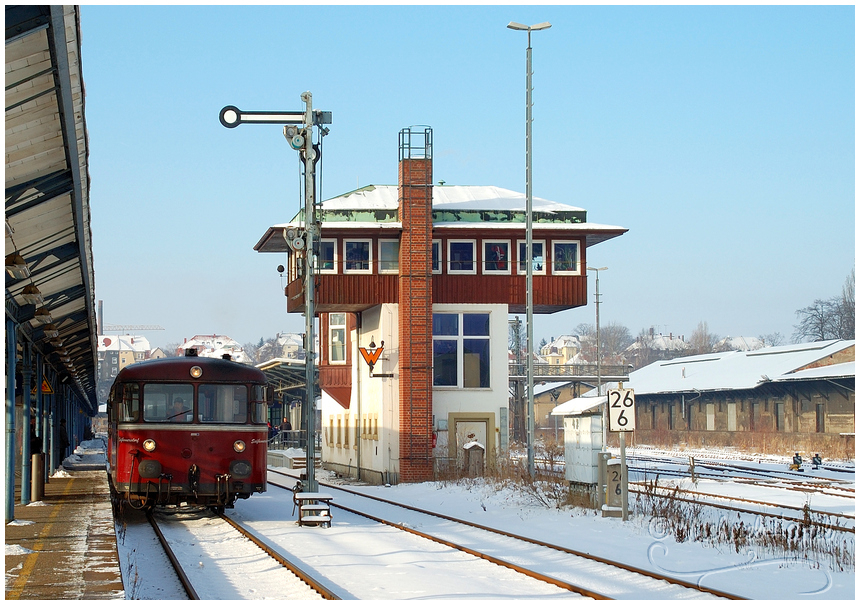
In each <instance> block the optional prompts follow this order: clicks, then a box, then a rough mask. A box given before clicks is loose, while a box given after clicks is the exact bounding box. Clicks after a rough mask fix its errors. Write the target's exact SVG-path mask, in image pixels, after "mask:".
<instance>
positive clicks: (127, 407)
mask: <svg viewBox="0 0 860 605" xmlns="http://www.w3.org/2000/svg"><path fill="white" fill-rule="evenodd" d="M119 416H120V422H136V421H137V420H138V419H139V418H140V387H138V385H137V384H124V385H122V403H121V404H120V414H119Z"/></svg>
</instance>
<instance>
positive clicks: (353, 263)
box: [343, 239, 371, 273]
mask: <svg viewBox="0 0 860 605" xmlns="http://www.w3.org/2000/svg"><path fill="white" fill-rule="evenodd" d="M343 256H344V259H345V260H344V265H343V271H344V273H370V261H371V258H370V240H369V239H362V240H345V241H344V242H343Z"/></svg>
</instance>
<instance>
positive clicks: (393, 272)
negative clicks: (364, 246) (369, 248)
mask: <svg viewBox="0 0 860 605" xmlns="http://www.w3.org/2000/svg"><path fill="white" fill-rule="evenodd" d="M383 244H396V245H397V258H396V260H394V261H393V262H394V263H395V265H396V266H395V267H394V268H393V269H391V268H388V269H383V268H382V263H390V262H392V261H390V260H385V259H383V255H382V245H383ZM376 247H377V252H378V254H379V256H378V261H377V264H378V271H379V274H380V275H397V274H399V273H400V240H399V239H388V238H386V239H380V240H378V243H377V245H376Z"/></svg>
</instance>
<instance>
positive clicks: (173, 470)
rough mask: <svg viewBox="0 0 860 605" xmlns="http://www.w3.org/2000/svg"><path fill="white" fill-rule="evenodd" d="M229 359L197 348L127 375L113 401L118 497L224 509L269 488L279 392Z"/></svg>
mask: <svg viewBox="0 0 860 605" xmlns="http://www.w3.org/2000/svg"><path fill="white" fill-rule="evenodd" d="M228 357H229V356H225V358H222V359H213V358H205V357H197V355H196V352H195V351H194V350H193V349H191V350H189V351H188V352H187V354H186V356H185V357H171V358H166V359H158V360H153V361H144V362H141V363H137V364H133V365H131V366H128V367H126V368H124V369H123V370H122V371H120V373H119V374H118V375H117V377H116V380H115V381H114V384H113V387H112V388H111V391H110V397H109V399H108V422H109V428H108V465H109V473H110V482H111V489H112V493H113V495H114V496H115V498H117V499H119V500H121V501H125V502H128V503H129V504H130V505H131V506H133V507H134V508H151V507H153V506H156V505H166V504H180V503H183V502H187V503H193V504H198V505H203V506H209V507H213V508H216V509H223V508H225V507H227V508H231V507H232V506H233V504H234V502H235V501H236V500H237V499H239V498H243V499H244V498H248V497H249V496H250V495H251V494H253V493H262V492H264V491H266V451H267V438H268V435H267V424H266V422H267V407H268V405H269V404H270V402H271V389H270V388H268V387H267V385H266V378H265V375H264V374H263V373H262V372H261V371H260V370H257V369H256V368H253V367H249V366H246V365H243V364H240V363H237V362H235V361H232V360H230V359H229V358H228Z"/></svg>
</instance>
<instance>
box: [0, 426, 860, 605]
mask: <svg viewBox="0 0 860 605" xmlns="http://www.w3.org/2000/svg"><path fill="white" fill-rule="evenodd" d="M715 457H719V456H715ZM723 458H726V459H735V458H736V457H735V456H734V455H727V456H723ZM772 462H773V464H775V465H783V466H784V464H783V463H784V461H782V460H774V461H772ZM98 465H101V468H104V443H103V442H102V441H101V440H99V439H96V440H94V441H92V442H86V443H84V444H82V445H81V446H80V447H79V448H77V450H76V451H75V453H74V454H73V455H72V456H70V457H69V458H67V459H66V460H64V462H63V470H59V471H58V472H59V473H63V472H66V470H78V469H89V468H90V467H91V466H98ZM845 466H847V467H849V468H853V462H852V463H848V464H846V465H845ZM279 470H287V469H279ZM318 478H319V479H321V480H325V479H326V478H332V479H334V477H331V476H330V475H329V473H327V472H325V471H320V472H319V474H318ZM839 478H840V479H849V480H850V482H849V483H846V486H847V487H851V488H853V487H854V475H853V474H841V475H840V476H839ZM350 487H351V488H352V489H355V490H358V491H362V492H367V493H369V494H375V495H379V496H380V497H385V498H388V499H392V500H396V501H399V502H403V503H404V504H411V505H414V506H420V507H423V508H428V509H431V510H436V511H439V512H441V513H444V514H447V515H451V516H455V517H461V518H463V519H466V520H469V521H473V522H476V523H480V524H482V525H488V526H492V527H497V528H500V529H506V530H508V531H511V532H513V533H518V534H522V535H525V536H529V537H532V538H537V539H540V540H545V541H548V542H552V543H555V544H559V545H561V546H566V547H568V548H572V549H576V550H579V551H584V552H589V553H593V554H596V555H600V556H603V557H606V558H609V559H617V560H621V561H623V562H626V563H629V564H631V565H635V566H637V567H642V568H645V569H653V570H655V571H659V572H662V573H667V574H670V575H675V576H677V577H680V578H683V579H685V580H687V581H692V582H701V583H703V584H705V585H708V586H711V587H713V588H718V589H721V590H725V591H726V592H730V593H734V594H740V595H743V596H747V597H751V598H756V599H774V600H785V599H800V598H809V599H828V600H830V599H854V596H855V588H854V585H855V573H854V569H851V570H849V571H841V572H840V571H834V570H832V569H829V568H828V567H827V565H824V564H817V563H815V562H814V561H813V560H811V559H804V558H803V557H801V558H799V559H798V558H795V557H793V556H783V555H779V554H773V553H766V552H756V551H755V550H753V549H747V550H745V549H741V550H740V552H736V551H735V549H734V548H733V547H731V546H729V545H722V546H706V545H703V544H701V543H698V542H683V543H678V542H676V541H675V540H674V538H673V537H672V536H669V535H665V532H663V531H661V529H660V524H659V523H655V522H653V521H651V520H649V519H643V518H640V517H636V516H633V517H631V519H630V520H629V521H628V522H626V523H625V522H622V521H621V519H618V518H602V517H600V516H599V515H597V514H595V513H594V512H593V511H585V510H582V509H561V510H559V509H553V508H546V507H543V506H541V505H539V504H537V503H536V502H534V501H533V500H530V499H529V498H528V497H526V496H525V495H523V494H522V492H520V491H518V490H515V489H512V488H502V489H500V488H499V487H498V486H497V485H493V484H489V483H485V482H483V481H480V480H472V481H461V482H457V483H451V482H448V483H441V482H439V483H433V482H431V483H421V484H401V485H396V486H391V487H384V486H360V485H350ZM697 489H699V490H700V491H705V490H714V491H715V492H719V493H721V494H729V493H731V494H732V495H739V496H742V497H746V498H750V499H754V500H770V498H769V497H768V496H767V493H768V492H770V494H771V496H773V494H774V493H776V492H775V490H773V488H765V487H762V486H761V485H749V484H745V483H718V482H712V481H704V480H700V481H699V483H698V485H697ZM763 490H767V491H763ZM778 497H784V498H787V499H792V498H795V499H796V498H797V496H796V495H791V494H790V495H788V496H784V495H782V494H780V495H779V496H778ZM633 498H634V496H633V495H631V501H632V500H633ZM336 501H337V498H336V497H335V502H336ZM783 503H784V504H790V505H793V506H794V505H797V501H796V500H792V501H788V500H786V501H785V502H783ZM802 504H803V502H801V503H800V505H801V506H802ZM810 505H811V506H812V507H813V508H817V509H821V510H827V509H830V508H831V507H833V508H834V509H835V510H839V512H843V513H847V514H851V515H853V514H854V506H853V500H848V499H844V498H843V499H839V498H832V497H830V496H822V495H819V494H813V495H811V496H810ZM291 509H292V500H291V499H290V495H289V493H288V492H283V494H282V493H280V490H278V489H277V488H274V487H270V488H269V491H268V492H267V493H266V494H262V495H256V496H252V497H251V498H250V499H248V500H242V501H239V502H238V503H237V504H236V509H235V510H234V511H233V513H232V514H234V515H235V516H236V517H248V518H251V517H253V518H254V519H255V521H254V529H255V531H257V532H258V533H260V534H268V533H272V534H284V533H285V531H287V530H288V533H290V534H292V536H293V537H292V538H291V539H293V540H296V541H298V542H297V544H298V545H299V546H298V547H299V548H302V536H308V539H309V540H310V538H312V539H313V541H316V542H319V541H320V540H322V541H323V543H322V544H324V542H325V541H326V540H329V541H332V540H334V538H335V536H336V535H337V533H338V532H337V528H338V519H337V516H335V518H334V521H333V527H332V528H331V529H333V530H335V531H329V530H328V529H323V528H298V527H297V526H296V525H295V517H293V516H291V514H290V513H291ZM726 514H731V513H726ZM119 531H120V532H121V533H122V536H121V539H118V550H119V556H120V567H121V568H122V571H123V574H124V577H125V578H126V583H127V585H126V595H127V598H138V599H171V598H177V596H176V593H174V592H171V589H169V588H168V587H165V584H164V582H163V581H162V582H161V583H160V585H159V586H160V588H159V590H152V589H150V588H148V587H146V586H143V585H142V583H140V582H139V579H140V578H141V577H147V576H149V575H152V574H155V573H156V572H158V573H161V570H163V567H160V564H159V563H158V559H157V558H155V557H154V556H153V554H154V553H157V552H158V551H159V547H158V546H157V544H156V543H155V542H154V541H151V540H149V539H148V538H139V537H138V536H137V535H136V529H135V528H133V527H131V526H126V527H124V528H122V527H120V528H119ZM846 538H847V539H850V541H851V548H852V551H853V541H854V536H853V534H851V535H850V537H848V536H846ZM217 539H218V537H217V536H211V537H210V540H211V541H217ZM8 548H9V547H8V546H7V554H10V553H8ZM316 548H318V549H319V550H320V553H322V550H323V546H322V545H318V546H317V547H316ZM325 555H326V556H325V563H326V565H328V566H337V565H353V566H354V565H355V564H356V561H355V560H352V559H349V558H347V557H346V556H344V557H343V560H340V559H339V556H338V552H337V549H336V548H334V549H330V550H329V549H326V551H325ZM412 559H414V553H405V552H404V553H397V552H390V553H386V556H385V557H382V558H379V559H376V562H375V563H370V561H368V560H367V559H365V560H363V565H362V567H363V568H364V570H365V571H364V573H365V574H370V573H372V574H373V576H374V577H377V578H379V581H383V582H385V583H386V586H388V587H389V588H391V589H392V590H393V592H395V593H398V594H401V595H408V594H409V591H410V590H411V589H413V588H414V580H413V579H412V578H410V576H409V574H408V573H404V570H406V569H409V567H410V565H411V564H412ZM211 571H212V573H218V572H217V570H216V569H212V570H211ZM450 573H451V574H456V573H458V570H456V569H453V570H451V572H450ZM135 576H137V578H138V584H137V586H136V588H135V590H131V589H130V586H129V583H132V582H133V581H134V578H135ZM202 581H204V582H205V581H206V580H205V574H204V576H203V579H202ZM395 584H397V585H398V586H394V585H395ZM238 588H239V589H241V590H242V591H243V592H244V594H254V592H253V591H254V589H255V588H258V587H254V586H247V587H238ZM256 594H257V595H258V598H277V597H276V596H275V595H265V594H259V592H257V593H256ZM474 596H475V598H482V596H481V595H474ZM547 596H549V595H547ZM641 596H642V598H648V597H649V595H647V594H643V595H641ZM377 598H380V599H384V598H390V597H386V596H385V591H381V592H380V593H379V595H378V597H377ZM399 598H404V599H405V598H410V597H409V596H405V597H404V596H401V597H399ZM412 598H421V597H420V596H419V595H418V594H416V595H415V597H412ZM458 598H463V596H459V597H458ZM483 598H486V595H484V596H483Z"/></svg>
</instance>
